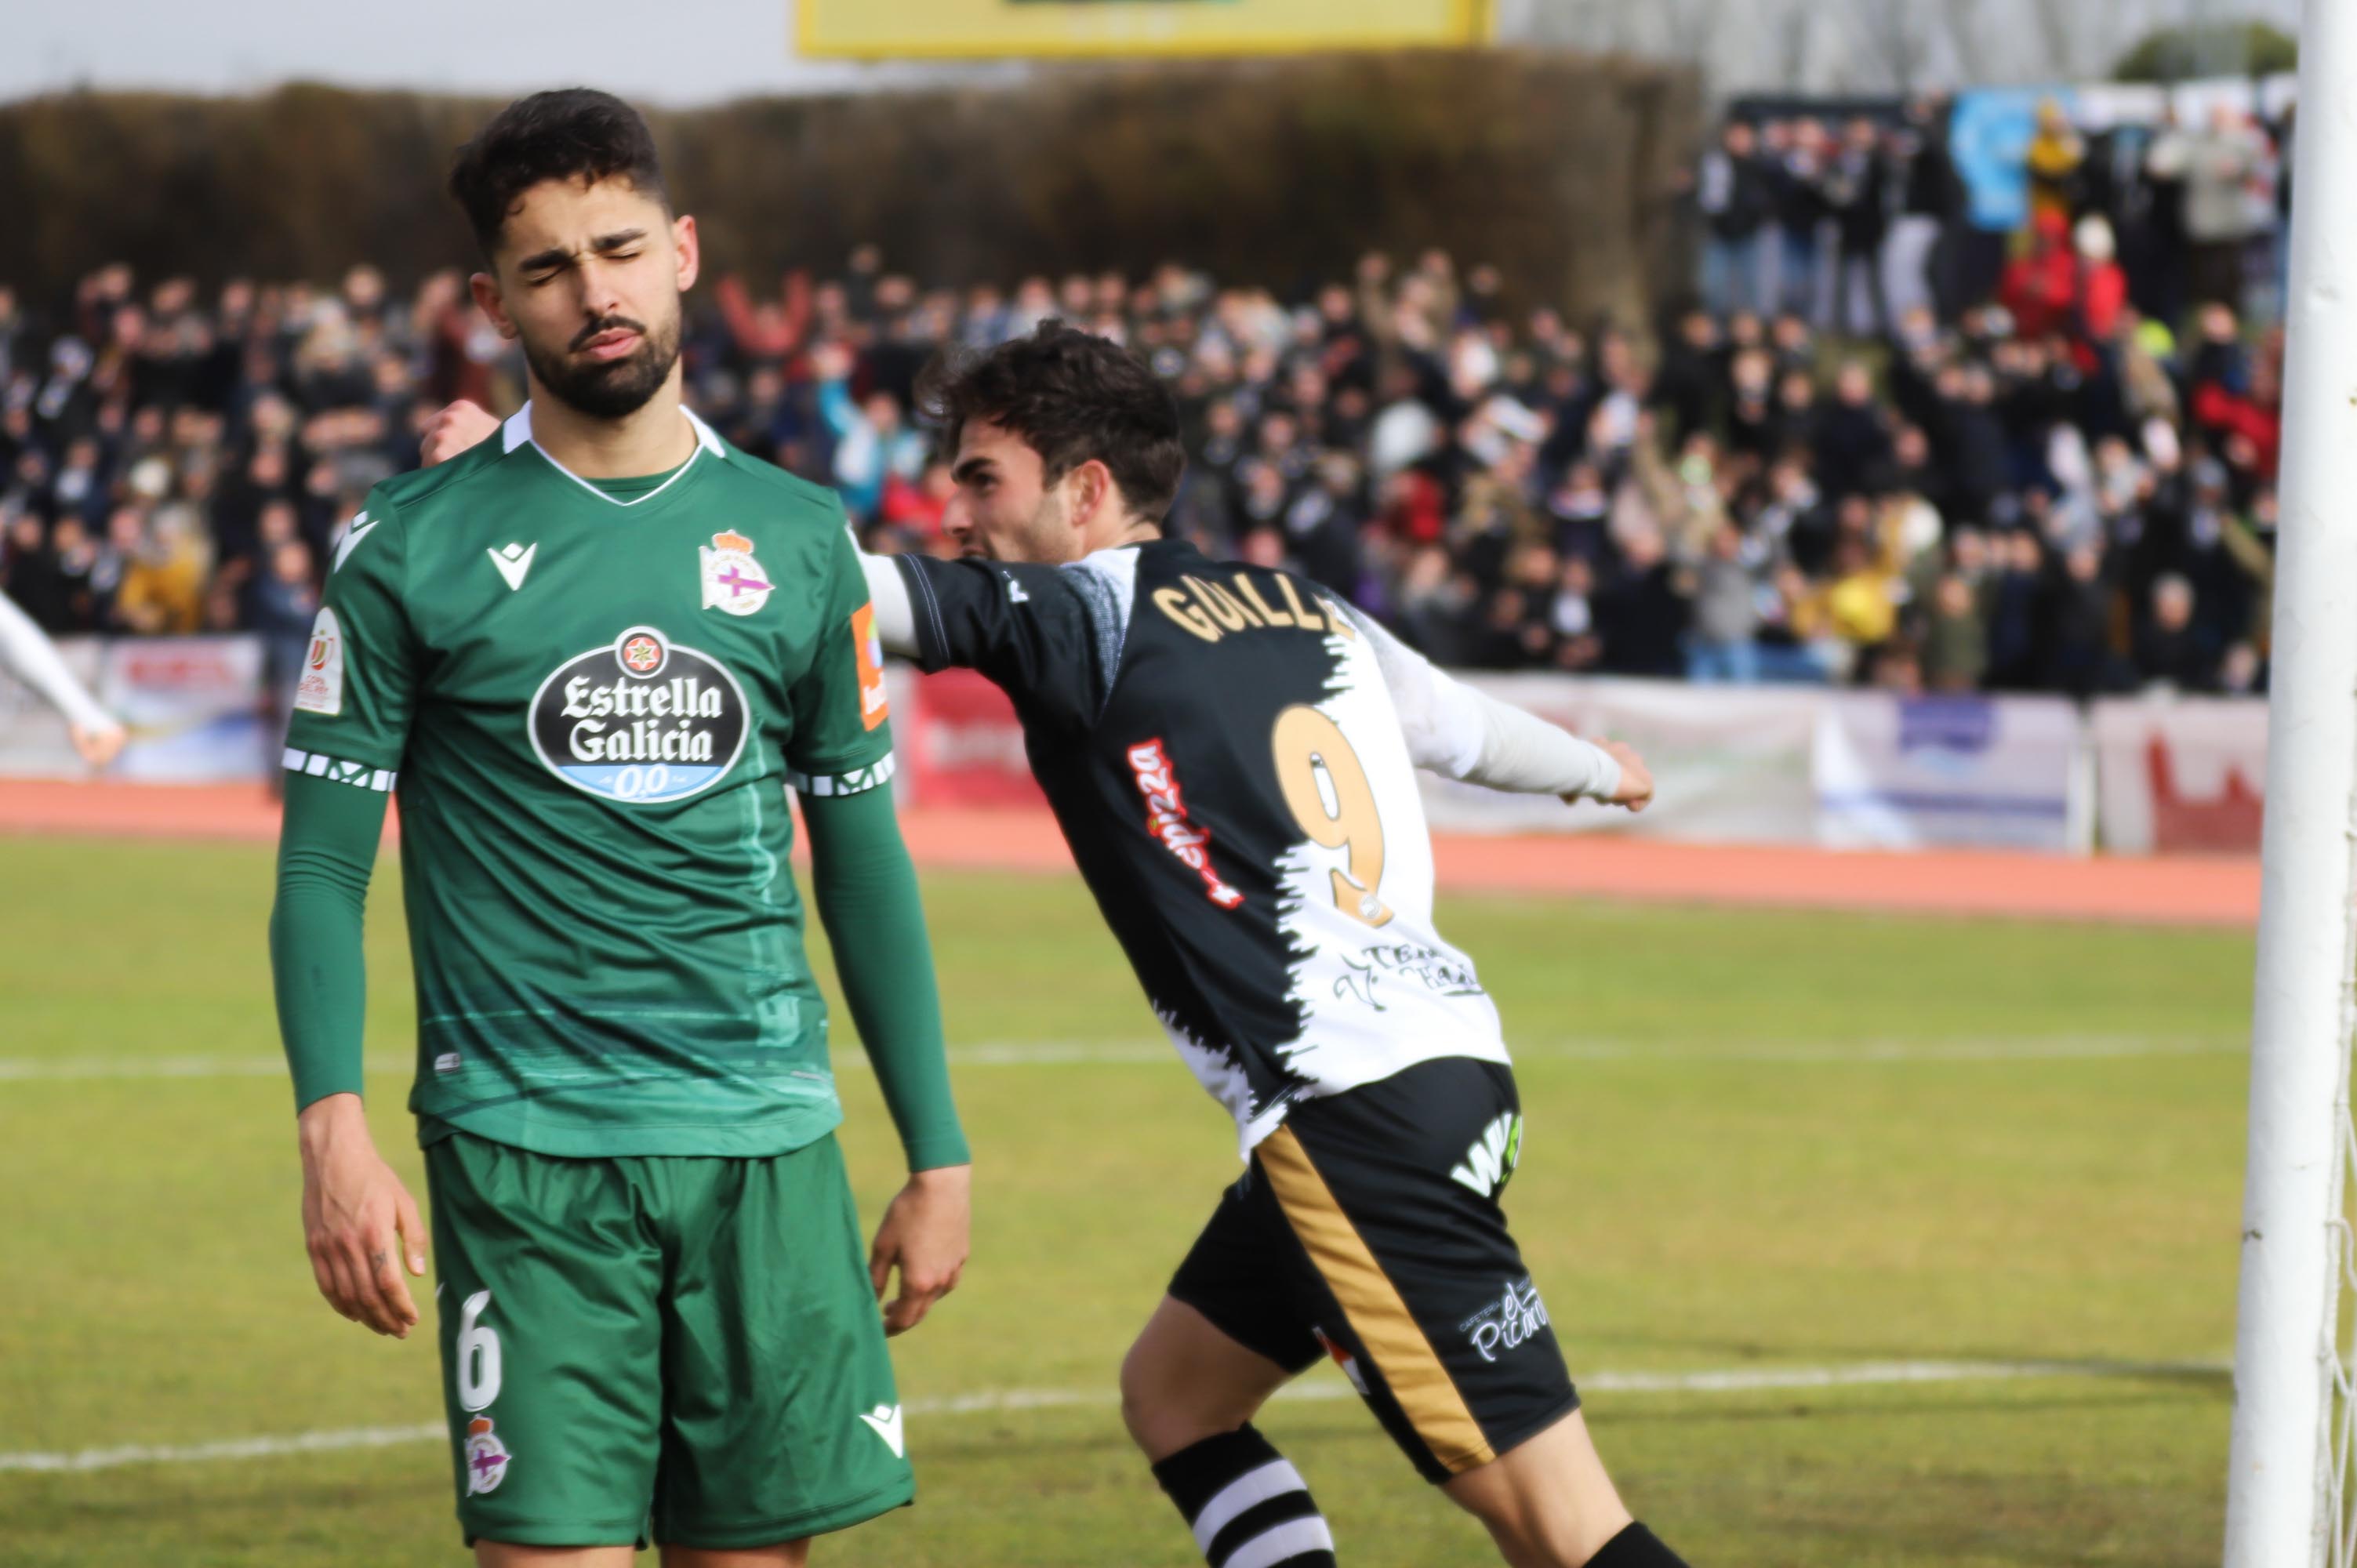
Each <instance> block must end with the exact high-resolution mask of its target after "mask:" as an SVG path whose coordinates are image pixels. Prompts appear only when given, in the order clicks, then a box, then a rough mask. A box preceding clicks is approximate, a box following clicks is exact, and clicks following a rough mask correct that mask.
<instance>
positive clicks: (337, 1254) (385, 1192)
mask: <svg viewBox="0 0 2357 1568" xmlns="http://www.w3.org/2000/svg"><path fill="white" fill-rule="evenodd" d="M386 799H387V797H386V795H385V793H384V792H383V791H382V790H377V789H355V788H353V787H352V786H351V785H350V784H347V783H342V782H339V781H337V780H334V779H328V778H324V777H319V778H315V777H311V776H308V775H306V774H302V773H295V772H290V773H289V774H288V775H287V777H286V815H285V822H284V824H283V826H282V827H281V829H280V833H279V841H278V897H277V901H276V903H275V904H274V906H273V907H272V909H271V912H270V966H271V973H272V979H273V982H274V990H275V992H276V994H277V1001H278V1029H279V1035H280V1037H281V1039H282V1040H283V1041H284V1042H285V1047H286V1060H287V1065H288V1066H289V1067H290V1068H291V1069H293V1071H294V1076H295V1104H296V1144H298V1146H299V1147H300V1149H301V1152H302V1156H303V1237H304V1243H305V1245H306V1247H307V1249H308V1251H309V1252H310V1254H311V1272H312V1274H313V1277H314V1278H315V1279H316V1280H317V1282H318V1286H319V1294H321V1295H324V1296H326V1297H327V1298H328V1305H331V1306H333V1307H334V1308H335V1309H336V1310H337V1311H338V1312H340V1313H342V1314H343V1315H344V1316H346V1317H349V1318H350V1319H351V1320H352V1321H353V1322H355V1323H362V1324H366V1325H367V1326H369V1327H371V1328H372V1329H374V1330H376V1331H377V1332H378V1333H379V1334H389V1335H392V1336H393V1337H395V1338H407V1337H408V1336H409V1331H410V1329H411V1328H413V1327H414V1326H416V1324H417V1321H418V1313H417V1305H416V1303H415V1302H414V1300H413V1299H412V1298H411V1296H410V1294H409V1284H408V1282H407V1281H406V1280H404V1278H403V1277H402V1266H403V1265H404V1264H406V1266H407V1268H408V1270H409V1273H411V1274H413V1275H416V1276H419V1277H423V1276H424V1274H425V1223H424V1221H423V1219H421V1218H420V1217H419V1215H418V1212H417V1204H416V1202H415V1201H414V1199H413V1198H412V1197H410V1196H409V1191H408V1189H407V1188H406V1187H404V1186H402V1183H401V1178H400V1177H399V1176H395V1175H394V1174H393V1168H392V1167H391V1166H390V1165H386V1164H385V1163H384V1160H383V1159H382V1157H381V1156H380V1155H378V1154H377V1151H376V1142H375V1140H374V1139H373V1138H372V1137H371V1135H370V1133H369V1126H368V1117H367V1114H366V1112H364V1110H363V1109H362V1106H361V1015H362V1012H363V1009H364V1007H365V1004H366V1001H367V974H366V969H365V964H364V961H363V959H362V957H361V927H362V921H363V912H364V909H365V907H366V904H367V899H368V885H369V875H370V873H371V870H372V869H373V868H374V866H375V863H376V847H377V837H378V835H379V833H381V832H382V831H383V828H384V811H385V800H386Z"/></svg>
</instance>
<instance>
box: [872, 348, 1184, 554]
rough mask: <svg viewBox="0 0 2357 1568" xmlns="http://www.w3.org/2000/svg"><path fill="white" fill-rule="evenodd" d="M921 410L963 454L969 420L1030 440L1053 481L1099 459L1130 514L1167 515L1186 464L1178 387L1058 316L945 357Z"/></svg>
mask: <svg viewBox="0 0 2357 1568" xmlns="http://www.w3.org/2000/svg"><path fill="white" fill-rule="evenodd" d="M917 412H918V413H920V415H922V416H923V417H924V418H925V419H926V420H927V421H929V422H931V424H933V425H934V426H935V427H936V428H937V429H938V430H939V431H940V432H941V438H942V442H943V443H944V444H945V445H946V446H947V447H948V448H949V449H950V450H951V451H952V452H954V451H955V450H956V448H957V443H958V433H959V432H960V431H961V430H963V428H964V427H965V423H966V421H968V420H970V419H979V420H982V421H984V422H985V424H996V425H997V426H998V427H1000V428H1001V429H1003V430H1006V431H1010V432H1012V433H1013V434H1015V435H1018V436H1020V437H1022V439H1023V443H1024V445H1025V446H1028V447H1030V448H1031V449H1032V450H1033V451H1035V452H1037V453H1039V462H1040V465H1041V467H1043V469H1044V470H1045V474H1044V478H1045V480H1046V482H1047V483H1049V484H1051V485H1052V484H1054V483H1055V482H1056V481H1057V480H1059V479H1060V478H1063V477H1064V476H1065V475H1066V474H1069V473H1071V471H1072V470H1073V469H1074V468H1077V467H1080V466H1081V465H1082V464H1083V463H1085V462H1088V461H1089V460H1090V459H1092V458H1094V459H1095V460H1096V461H1098V462H1100V463H1103V465H1104V466H1105V467H1106V468H1107V469H1108V470H1109V471H1110V472H1111V473H1112V475H1113V478H1114V484H1116V485H1118V486H1120V487H1121V497H1122V499H1123V501H1124V502H1125V503H1126V504H1127V505H1128V508H1129V510H1130V511H1131V512H1132V513H1133V514H1134V515H1135V516H1137V517H1141V518H1144V519H1146V520H1147V521H1153V522H1160V521H1162V520H1163V519H1164V517H1165V516H1166V515H1167V514H1168V512H1169V510H1170V503H1171V502H1172V501H1174V500H1175V499H1178V495H1179V477H1180V476H1181V475H1183V474H1184V473H1185V472H1186V470H1187V453H1186V449H1185V448H1184V447H1183V446H1180V445H1179V404H1178V403H1177V402H1176V401H1175V400H1173V399H1172V397H1171V395H1170V389H1169V388H1168V387H1166V386H1164V385H1163V384H1162V381H1160V379H1159V378H1157V376H1156V375H1155V373H1154V372H1153V371H1150V370H1148V369H1147V368H1146V365H1145V363H1144V362H1143V361H1142V360H1139V359H1138V358H1137V357H1136V356H1135V355H1134V354H1132V353H1130V352H1129V351H1128V350H1127V349H1124V348H1122V347H1120V346H1119V345H1118V344H1115V343H1113V342H1110V341H1108V340H1107V339H1105V338H1100V337H1098V336H1096V335H1095V334H1094V333H1092V332H1083V331H1082V330H1080V329H1079V328H1075V327H1067V326H1065V325H1064V324H1063V323H1062V322H1061V321H1059V320H1056V319H1054V318H1052V317H1051V318H1049V320H1046V321H1042V322H1041V323H1039V329H1038V330H1037V331H1035V332H1033V333H1032V334H1031V335H1030V336H1029V337H1028V338H1011V339H1009V340H1008V341H1006V342H1005V343H1001V344H1000V345H999V346H998V347H997V348H996V349H991V350H990V351H989V352H988V353H985V354H973V353H966V354H954V353H949V354H943V355H942V356H941V357H939V358H937V359H935V360H933V362H932V363H931V365H929V366H927V367H926V368H925V372H924V374H923V375H922V376H920V378H918V381H917Z"/></svg>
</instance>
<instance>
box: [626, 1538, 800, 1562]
mask: <svg viewBox="0 0 2357 1568" xmlns="http://www.w3.org/2000/svg"><path fill="white" fill-rule="evenodd" d="M809 1561H810V1542H809V1541H784V1542H781V1543H780V1544H779V1545H776V1546H748V1547H742V1548H736V1549H732V1550H729V1551H725V1552H716V1551H706V1550H705V1549H704V1548H701V1547H694V1546H666V1547H664V1548H663V1549H662V1563H663V1568H802V1564H803V1563H808V1562H809Z"/></svg>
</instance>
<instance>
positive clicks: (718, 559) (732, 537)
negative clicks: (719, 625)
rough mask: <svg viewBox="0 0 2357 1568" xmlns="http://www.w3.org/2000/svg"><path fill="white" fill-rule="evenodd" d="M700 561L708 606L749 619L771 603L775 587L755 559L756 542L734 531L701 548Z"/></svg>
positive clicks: (700, 546) (697, 547) (699, 550)
mask: <svg viewBox="0 0 2357 1568" xmlns="http://www.w3.org/2000/svg"><path fill="white" fill-rule="evenodd" d="M695 555H696V560H697V563H698V564H699V565H700V566H701V568H702V570H703V573H704V607H705V609H708V610H719V611H720V612H722V613H723V614H725V615H732V616H748V615H751V614H752V613H753V612H754V611H755V610H758V609H759V608H760V607H762V606H763V605H766V604H768V603H769V602H770V593H771V592H772V591H773V587H774V585H772V584H771V583H770V575H769V574H768V573H767V572H765V571H763V570H762V569H761V564H760V563H759V561H756V560H754V559H753V542H752V541H751V540H749V539H748V538H746V537H745V536H744V535H743V534H741V533H737V532H734V531H733V530H726V529H724V530H722V531H721V532H718V533H716V534H714V535H713V536H712V542H711V543H710V544H708V545H698V546H696V551H695Z"/></svg>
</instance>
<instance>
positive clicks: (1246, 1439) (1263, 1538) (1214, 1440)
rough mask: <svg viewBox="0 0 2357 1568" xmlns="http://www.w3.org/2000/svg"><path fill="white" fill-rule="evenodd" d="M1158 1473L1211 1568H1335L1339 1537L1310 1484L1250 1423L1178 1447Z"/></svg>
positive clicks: (1159, 1467) (1158, 1468)
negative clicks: (1322, 1513)
mask: <svg viewBox="0 0 2357 1568" xmlns="http://www.w3.org/2000/svg"><path fill="white" fill-rule="evenodd" d="M1154 1478H1155V1479H1156V1480H1157V1481H1159V1482H1161V1483H1162V1489H1163V1490H1164V1491H1165V1492H1168V1494H1169V1495H1170V1500H1171V1501H1172V1502H1174V1503H1176V1504H1178V1505H1179V1512H1180V1513H1181V1514H1183V1515H1185V1516H1186V1519H1187V1524H1188V1527H1189V1529H1191V1530H1194V1532H1195V1545H1196V1546H1197V1547H1198V1548H1199V1549H1200V1551H1201V1552H1202V1553H1203V1556H1204V1559H1205V1560H1206V1561H1207V1562H1209V1563H1211V1568H1334V1535H1333V1532H1332V1531H1331V1530H1328V1529H1327V1528H1326V1520H1325V1517H1324V1516H1323V1515H1321V1514H1320V1513H1318V1504H1317V1503H1316V1502H1315V1501H1314V1500H1312V1498H1310V1496H1309V1486H1308V1482H1306V1481H1304V1480H1303V1479H1302V1478H1301V1472H1300V1471H1298V1470H1297V1469H1295V1468H1294V1467H1293V1465H1292V1462H1291V1461H1290V1460H1288V1459H1286V1457H1285V1455H1282V1454H1279V1453H1278V1452H1277V1451H1276V1450H1275V1449H1274V1448H1272V1447H1270V1446H1269V1443H1268V1439H1267V1438H1265V1437H1263V1436H1262V1435H1261V1434H1259V1433H1257V1432H1255V1431H1254V1430H1253V1429H1252V1428H1251V1427H1249V1426H1244V1427H1239V1428H1238V1429H1237V1430H1235V1431H1233V1432H1223V1433H1222V1434H1220V1435H1219V1436H1217V1437H1206V1438H1205V1439H1203V1441H1202V1442H1200V1443H1198V1444H1194V1445H1193V1446H1192V1447H1189V1448H1182V1449H1180V1450H1179V1452H1178V1453H1176V1454H1173V1455H1170V1457H1169V1458H1168V1459H1165V1460H1163V1461H1162V1462H1161V1463H1160V1464H1158V1465H1157V1466H1154Z"/></svg>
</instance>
